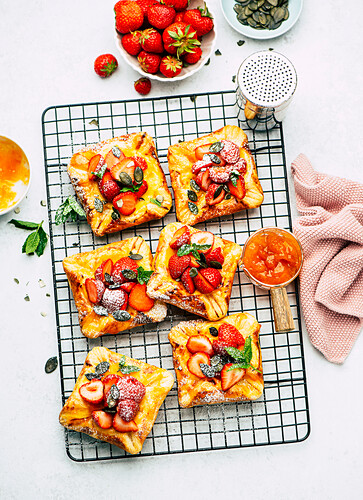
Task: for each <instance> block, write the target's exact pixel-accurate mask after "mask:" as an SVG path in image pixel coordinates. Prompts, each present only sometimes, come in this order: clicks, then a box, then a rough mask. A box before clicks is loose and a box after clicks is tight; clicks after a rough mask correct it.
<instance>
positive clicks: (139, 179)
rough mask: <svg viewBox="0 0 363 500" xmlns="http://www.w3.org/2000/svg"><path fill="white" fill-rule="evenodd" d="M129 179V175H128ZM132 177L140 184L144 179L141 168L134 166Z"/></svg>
mask: <svg viewBox="0 0 363 500" xmlns="http://www.w3.org/2000/svg"><path fill="white" fill-rule="evenodd" d="M130 179H131V177H130ZM134 179H135V182H136V183H137V184H142V181H143V180H144V172H143V170H142V168H140V167H136V168H135V171H134Z"/></svg>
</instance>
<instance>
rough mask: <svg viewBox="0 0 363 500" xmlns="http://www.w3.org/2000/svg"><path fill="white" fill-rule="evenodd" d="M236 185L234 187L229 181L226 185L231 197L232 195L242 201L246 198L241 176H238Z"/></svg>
mask: <svg viewBox="0 0 363 500" xmlns="http://www.w3.org/2000/svg"><path fill="white" fill-rule="evenodd" d="M236 184H237V185H236V186H234V185H233V182H232V181H229V182H228V184H227V185H228V188H229V191H230V193H231V195H233V196H234V197H235V198H237V199H238V200H242V199H243V198H244V197H245V196H246V187H245V180H244V178H243V177H242V176H239V177H238V179H237V183H236Z"/></svg>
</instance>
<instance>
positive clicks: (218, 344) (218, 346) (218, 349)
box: [213, 339, 231, 356]
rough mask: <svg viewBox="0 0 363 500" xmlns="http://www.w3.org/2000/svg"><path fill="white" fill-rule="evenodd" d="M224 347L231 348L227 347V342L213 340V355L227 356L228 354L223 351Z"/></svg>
mask: <svg viewBox="0 0 363 500" xmlns="http://www.w3.org/2000/svg"><path fill="white" fill-rule="evenodd" d="M226 347H231V346H230V345H228V344H227V342H222V341H221V340H219V339H214V340H213V350H214V352H215V354H219V355H220V356H228V353H227V351H226V349H225V348H226Z"/></svg>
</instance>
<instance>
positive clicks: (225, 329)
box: [218, 323, 245, 347]
mask: <svg viewBox="0 0 363 500" xmlns="http://www.w3.org/2000/svg"><path fill="white" fill-rule="evenodd" d="M218 340H220V341H221V342H225V343H226V344H227V345H228V346H230V347H238V346H242V345H244V343H245V340H244V338H243V336H242V335H241V334H240V332H239V331H238V330H237V328H236V327H235V326H233V325H231V324H230V323H222V324H221V326H220V327H219V330H218Z"/></svg>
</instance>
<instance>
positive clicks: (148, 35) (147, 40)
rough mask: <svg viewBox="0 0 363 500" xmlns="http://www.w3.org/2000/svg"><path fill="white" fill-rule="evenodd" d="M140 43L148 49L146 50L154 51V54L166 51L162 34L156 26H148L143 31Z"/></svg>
mask: <svg viewBox="0 0 363 500" xmlns="http://www.w3.org/2000/svg"><path fill="white" fill-rule="evenodd" d="M140 43H141V47H142V49H143V50H146V52H153V53H154V54H161V53H162V52H164V46H163V40H162V38H161V35H160V33H159V32H158V31H156V29H154V28H148V29H147V30H144V31H142V32H141V37H140Z"/></svg>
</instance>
